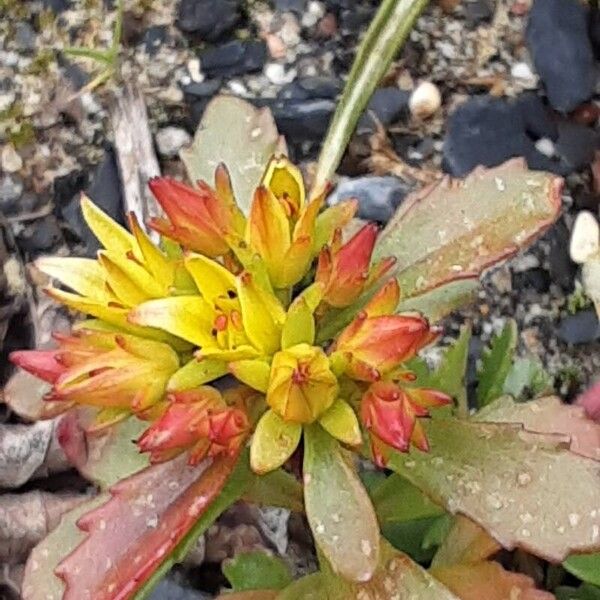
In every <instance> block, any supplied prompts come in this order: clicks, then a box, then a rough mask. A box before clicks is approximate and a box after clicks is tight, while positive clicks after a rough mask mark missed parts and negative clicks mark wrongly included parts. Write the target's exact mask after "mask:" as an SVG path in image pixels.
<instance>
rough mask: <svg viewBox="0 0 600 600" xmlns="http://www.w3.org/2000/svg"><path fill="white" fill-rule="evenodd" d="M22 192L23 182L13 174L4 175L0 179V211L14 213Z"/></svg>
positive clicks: (6, 213)
mask: <svg viewBox="0 0 600 600" xmlns="http://www.w3.org/2000/svg"><path fill="white" fill-rule="evenodd" d="M22 193H23V182H22V181H21V180H20V179H19V178H18V177H16V176H15V175H5V176H4V177H2V179H0V213H3V214H5V215H8V214H15V213H16V212H17V210H18V202H19V198H21V194H22Z"/></svg>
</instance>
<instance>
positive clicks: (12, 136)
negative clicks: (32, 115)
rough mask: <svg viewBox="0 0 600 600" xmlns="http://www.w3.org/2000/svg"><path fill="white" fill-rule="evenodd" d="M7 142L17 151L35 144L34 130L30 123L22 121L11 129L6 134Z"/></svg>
mask: <svg viewBox="0 0 600 600" xmlns="http://www.w3.org/2000/svg"><path fill="white" fill-rule="evenodd" d="M8 140H9V141H10V143H11V144H12V145H13V146H14V147H15V148H16V149H17V150H18V149H19V148H23V147H24V146H29V145H30V144H33V143H35V141H36V137H35V129H34V127H33V125H32V124H31V121H22V122H21V123H19V124H18V125H17V126H16V127H14V128H13V129H11V130H10V132H9V134H8Z"/></svg>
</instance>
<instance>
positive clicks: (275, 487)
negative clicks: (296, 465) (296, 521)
mask: <svg viewBox="0 0 600 600" xmlns="http://www.w3.org/2000/svg"><path fill="white" fill-rule="evenodd" d="M244 500H245V501H246V502H251V503H253V504H259V505H261V506H280V507H282V508H287V509H289V510H293V511H296V512H304V498H303V496H302V486H301V485H300V482H299V481H298V480H297V479H296V478H295V477H294V476H293V475H292V474H291V473H288V472H287V471H284V470H283V469H277V470H276V471H271V472H270V473H266V474H265V475H259V476H256V477H252V479H251V481H250V483H249V485H248V489H247V490H246V492H245V493H244Z"/></svg>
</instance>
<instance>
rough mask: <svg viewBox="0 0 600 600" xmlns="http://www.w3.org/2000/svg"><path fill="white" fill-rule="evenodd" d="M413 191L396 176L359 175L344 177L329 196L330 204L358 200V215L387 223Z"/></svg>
mask: <svg viewBox="0 0 600 600" xmlns="http://www.w3.org/2000/svg"><path fill="white" fill-rule="evenodd" d="M410 191H411V187H410V186H408V185H407V184H405V183H403V182H402V181H401V180H400V179H397V178H396V177H358V178H357V179H343V180H342V181H341V182H340V183H339V184H338V186H337V187H336V188H335V190H334V191H333V193H332V194H331V195H330V196H329V198H328V199H327V201H328V202H329V204H337V203H338V202H340V201H341V200H346V199H348V198H356V199H357V200H358V213H357V216H358V217H360V218H361V219H366V220H369V221H378V222H380V223H387V221H389V220H390V219H391V218H392V215H393V214H394V212H395V211H396V209H397V208H398V206H399V205H400V203H401V202H402V200H404V198H405V196H406V195H407V194H408V193H409V192H410Z"/></svg>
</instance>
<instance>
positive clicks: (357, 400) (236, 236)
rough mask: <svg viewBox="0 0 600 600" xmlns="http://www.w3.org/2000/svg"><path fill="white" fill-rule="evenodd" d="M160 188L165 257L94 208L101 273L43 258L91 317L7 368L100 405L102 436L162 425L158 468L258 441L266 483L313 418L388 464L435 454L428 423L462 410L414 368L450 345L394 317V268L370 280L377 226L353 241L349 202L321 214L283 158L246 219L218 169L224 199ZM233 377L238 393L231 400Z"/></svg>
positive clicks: (149, 439)
mask: <svg viewBox="0 0 600 600" xmlns="http://www.w3.org/2000/svg"><path fill="white" fill-rule="evenodd" d="M150 188H151V190H152V192H153V193H154V195H155V196H156V198H157V200H158V202H159V203H160V205H161V207H162V208H163V209H164V212H165V214H166V217H165V218H157V219H153V220H152V221H151V222H150V223H149V226H150V227H151V228H152V229H153V230H154V231H155V232H158V233H159V234H160V235H161V238H162V241H161V244H160V246H157V245H155V244H154V243H153V242H152V240H151V238H150V237H149V236H148V235H147V234H146V233H145V232H144V230H143V229H142V228H141V227H140V225H139V223H138V222H137V221H136V219H135V218H134V217H133V216H130V218H129V224H130V230H131V231H130V232H129V231H127V230H125V229H124V228H122V227H121V226H120V225H118V224H117V223H115V222H114V221H112V220H111V219H110V218H109V217H108V216H107V215H105V214H104V213H103V212H102V211H100V210H99V209H98V208H97V207H96V206H94V205H93V204H92V203H91V202H90V201H89V200H87V199H85V198H84V199H83V200H82V211H83V215H84V218H85V220H86V222H87V223H88V225H89V226H90V228H91V229H92V231H93V232H94V234H95V235H96V236H97V238H98V239H99V241H100V242H101V243H102V245H103V247H104V249H103V250H101V251H100V252H99V253H98V257H97V259H96V260H92V259H85V258H44V259H41V260H39V261H38V267H39V268H40V269H41V270H42V271H43V272H45V273H47V274H48V275H49V276H51V277H53V278H54V279H57V280H58V281H59V282H60V283H61V284H62V285H63V286H64V287H66V288H68V290H70V291H65V290H64V289H59V288H56V287H50V288H49V290H48V293H49V294H50V295H51V296H52V297H53V298H55V299H56V300H58V301H60V302H62V303H64V304H65V305H67V306H69V307H70V308H72V309H74V310H77V311H80V312H82V313H85V314H86V315H88V316H89V317H90V318H89V319H88V320H86V321H83V322H82V323H80V324H78V325H77V327H76V330H75V331H74V332H73V333H72V334H71V335H69V336H57V337H56V342H57V348H56V349H53V350H46V351H21V352H15V353H13V355H12V360H13V361H14V362H15V363H16V364H18V365H19V366H21V367H22V368H24V369H26V370H28V371H30V372H32V373H34V374H35V375H37V376H38V377H40V378H42V379H45V380H46V381H48V382H50V383H51V384H52V391H51V392H50V394H49V396H48V397H49V398H50V399H52V400H61V401H64V403H65V407H70V406H72V405H74V404H86V405H92V406H95V407H98V408H99V411H98V414H97V417H96V421H95V423H94V427H104V426H107V425H109V424H112V423H115V422H116V421H118V420H120V419H124V418H128V417H129V416H131V415H135V416H136V417H138V418H140V419H144V420H147V421H149V426H148V429H147V430H146V432H145V433H144V434H143V435H142V436H141V438H140V439H139V440H138V445H139V447H140V449H141V450H142V451H144V452H149V453H150V456H151V460H152V461H154V462H156V461H163V460H167V459H170V458H172V457H173V456H175V455H177V454H179V453H181V452H184V451H188V452H189V461H190V462H191V463H196V462H198V461H200V460H202V459H203V458H204V457H205V456H215V455H217V454H220V453H223V452H228V453H235V452H237V451H239V449H240V448H241V447H242V445H243V444H244V443H245V441H246V440H247V438H248V437H249V436H250V435H252V442H251V446H250V460H251V464H252V467H253V469H254V470H255V471H256V472H259V473H264V472H267V471H270V470H272V469H275V468H277V467H278V466H280V465H281V464H283V463H284V462H285V461H286V460H287V459H288V458H289V457H290V456H291V454H292V453H293V452H294V450H295V449H296V447H297V445H298V443H299V441H300V438H301V435H302V428H303V426H304V425H307V424H310V423H314V422H318V423H320V425H321V426H322V427H323V428H324V429H325V430H326V431H327V432H329V434H331V435H332V436H334V437H335V438H337V439H338V440H340V441H341V442H342V443H344V444H346V445H348V446H358V445H360V444H361V442H362V439H363V431H366V432H367V433H368V435H369V437H370V440H371V448H372V452H373V456H374V458H375V460H376V461H377V462H378V463H379V464H383V463H384V462H385V460H386V456H387V453H388V452H389V448H390V447H392V448H395V449H397V450H400V451H407V450H408V449H409V447H410V445H411V443H412V444H414V445H415V446H416V447H418V448H420V449H421V450H426V449H427V447H428V446H427V440H426V437H425V435H424V431H423V429H422V426H421V424H420V422H419V420H418V418H419V417H424V416H427V415H428V409H429V408H431V407H436V406H441V405H443V404H446V403H448V402H449V400H450V399H449V398H448V397H447V396H446V395H444V394H442V393H440V392H438V391H435V390H429V389H422V388H416V387H414V384H413V382H412V379H413V378H412V377H411V374H410V372H408V371H407V370H406V368H405V367H404V366H403V364H404V363H405V362H406V361H408V360H409V359H411V358H412V357H414V356H415V354H416V353H417V352H418V351H419V350H420V349H421V348H423V347H424V346H425V345H427V344H429V343H430V342H431V341H432V340H433V339H434V338H435V337H436V335H437V332H436V330H435V329H434V328H432V327H430V326H429V324H428V322H427V321H426V320H425V319H424V318H423V317H421V316H420V315H415V314H407V315H400V314H395V311H396V308H397V305H398V302H399V296H400V291H399V289H398V284H397V282H396V280H395V279H394V278H391V279H390V280H389V281H388V282H387V283H384V277H385V275H386V274H388V273H389V271H390V269H391V268H392V266H393V262H394V261H393V260H391V259H383V260H381V261H380V262H378V263H376V264H375V265H373V266H371V258H372V253H373V249H374V245H375V241H376V237H377V227H376V226H375V225H372V224H369V225H366V226H364V227H363V228H362V229H360V230H359V231H358V232H357V233H356V234H354V235H353V236H352V237H351V238H350V239H348V240H344V235H343V228H344V226H345V225H346V224H347V223H348V222H349V221H350V220H351V219H352V217H353V215H354V212H355V210H356V203H355V202H354V201H352V200H350V201H346V202H343V203H341V204H338V205H336V206H334V207H330V208H327V209H325V210H323V205H324V196H325V192H324V193H323V194H321V195H319V196H317V197H314V198H307V196H306V193H305V188H304V183H303V179H302V175H301V173H300V171H299V170H298V169H297V168H296V167H294V166H293V165H291V164H290V163H289V162H288V160H287V159H285V158H283V157H274V158H273V159H271V161H270V162H269V164H268V165H267V168H266V170H265V173H264V175H263V178H262V181H261V183H260V185H259V186H258V188H257V189H256V191H255V193H254V197H253V199H252V203H251V207H250V211H249V215H248V217H246V216H245V215H244V214H243V213H242V211H241V210H240V209H239V208H238V205H237V203H236V201H235V196H234V193H233V189H232V184H231V181H230V178H229V175H228V172H227V169H226V168H225V167H224V166H222V165H221V166H219V167H218V168H217V170H216V173H215V181H214V186H213V187H211V186H210V185H209V184H207V183H205V182H199V183H198V185H197V187H195V188H192V187H188V186H186V185H184V184H182V183H180V182H178V181H174V180H171V179H167V178H157V179H154V180H152V181H150ZM371 288H373V289H377V288H379V289H378V291H377V292H376V293H375V294H374V295H372V298H371V300H370V301H369V302H367V304H366V305H365V306H364V308H363V309H362V310H361V311H360V312H359V313H358V314H357V315H356V316H355V318H354V319H353V320H352V321H351V322H350V324H349V325H348V326H347V327H346V328H345V329H344V330H343V331H341V333H340V334H339V335H338V336H337V337H336V338H335V339H334V340H333V341H332V342H331V343H330V344H328V345H327V346H321V345H318V344H317V343H316V342H315V340H316V339H317V334H318V331H319V327H320V325H321V323H323V320H324V319H326V318H327V314H328V312H330V311H332V310H333V311H335V310H338V309H342V308H346V307H349V306H350V305H352V304H354V303H355V302H356V301H357V299H358V298H359V297H360V296H362V295H363V294H364V293H365V292H367V291H368V290H369V289H371ZM371 294H372V292H371ZM226 375H230V376H231V375H232V376H233V377H234V378H235V380H237V382H238V384H237V385H236V386H233V387H232V386H231V385H229V387H228V389H226V390H225V391H219V390H220V389H221V388H222V387H223V386H221V385H220V384H219V383H217V381H218V380H221V378H223V376H226ZM209 384H212V385H209Z"/></svg>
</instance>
